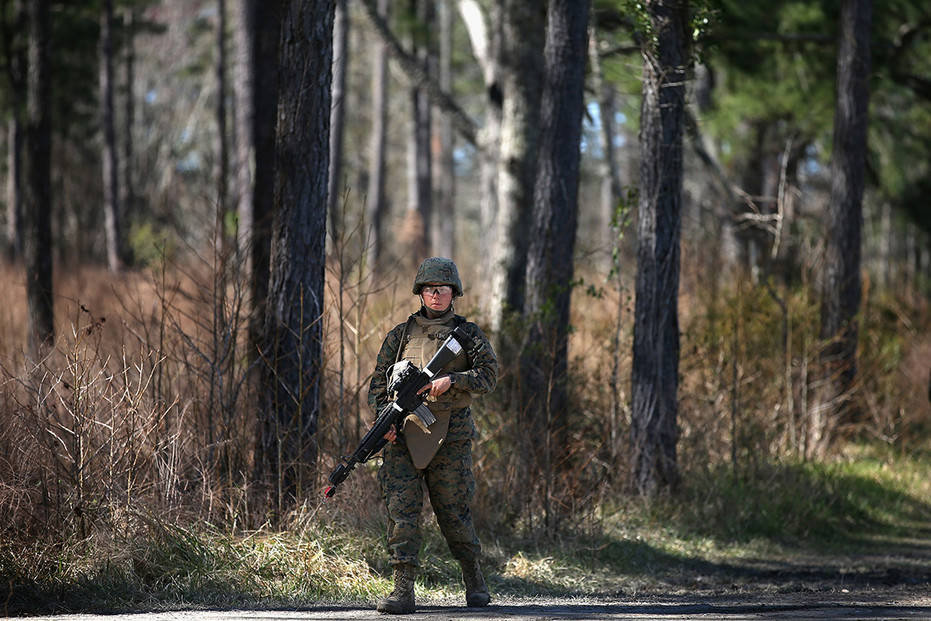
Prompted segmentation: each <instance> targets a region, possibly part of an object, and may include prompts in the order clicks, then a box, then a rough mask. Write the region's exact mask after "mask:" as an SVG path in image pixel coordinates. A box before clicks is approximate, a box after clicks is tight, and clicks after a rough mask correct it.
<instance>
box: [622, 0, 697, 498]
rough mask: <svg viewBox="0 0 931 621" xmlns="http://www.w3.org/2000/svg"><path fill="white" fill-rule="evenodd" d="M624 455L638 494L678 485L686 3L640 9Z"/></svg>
mask: <svg viewBox="0 0 931 621" xmlns="http://www.w3.org/2000/svg"><path fill="white" fill-rule="evenodd" d="M646 8H647V12H648V14H649V19H650V24H651V27H652V32H653V41H650V40H647V41H646V42H645V43H644V46H643V50H642V54H643V99H642V102H641V109H640V110H641V111H640V196H639V200H638V213H637V239H638V250H637V276H636V287H635V291H636V301H635V305H634V352H633V353H634V356H633V368H632V372H631V394H632V403H631V437H630V450H631V462H632V473H633V487H634V489H636V490H637V492H639V493H640V494H642V495H648V496H649V495H654V494H656V493H657V492H658V491H659V490H660V488H662V487H665V486H673V485H675V484H676V482H677V481H678V477H679V474H678V466H677V463H676V441H677V436H678V430H677V422H676V417H677V408H678V403H677V391H678V367H679V319H678V308H677V307H678V297H679V235H680V231H681V204H682V135H683V128H684V122H683V121H684V109H685V80H686V67H687V64H688V62H689V58H688V48H689V45H688V42H689V33H688V3H687V1H686V0H652V1H650V2H647V3H646Z"/></svg>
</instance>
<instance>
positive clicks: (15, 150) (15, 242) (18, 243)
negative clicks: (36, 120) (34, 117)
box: [6, 106, 23, 261]
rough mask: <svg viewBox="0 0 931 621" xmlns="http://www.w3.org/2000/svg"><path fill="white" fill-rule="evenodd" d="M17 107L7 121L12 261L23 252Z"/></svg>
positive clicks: (8, 222) (8, 234) (8, 235)
mask: <svg viewBox="0 0 931 621" xmlns="http://www.w3.org/2000/svg"><path fill="white" fill-rule="evenodd" d="M15 107H18V106H15ZM15 107H14V112H13V114H11V115H10V119H9V120H8V121H7V168H6V173H7V180H6V239H7V257H8V258H9V260H10V261H16V260H18V259H19V258H20V257H21V256H22V254H23V207H22V186H23V184H22V177H23V175H22V154H23V130H22V126H21V124H20V121H19V118H18V116H19V113H18V111H16V110H15Z"/></svg>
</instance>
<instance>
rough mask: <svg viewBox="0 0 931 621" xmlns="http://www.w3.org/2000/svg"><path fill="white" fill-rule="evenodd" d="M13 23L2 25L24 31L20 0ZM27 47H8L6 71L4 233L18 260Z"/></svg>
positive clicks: (11, 255)
mask: <svg viewBox="0 0 931 621" xmlns="http://www.w3.org/2000/svg"><path fill="white" fill-rule="evenodd" d="M12 15H13V23H12V25H10V24H6V23H4V24H3V27H4V28H10V29H11V30H12V31H14V32H24V31H26V28H27V14H26V9H25V6H24V5H23V2H22V0H15V1H14V3H13V11H12ZM26 50H27V46H14V45H13V44H12V43H11V44H9V45H8V49H7V54H6V56H7V58H6V62H7V66H6V72H7V74H9V76H10V87H11V88H10V93H9V106H10V110H11V112H10V118H9V121H8V125H7V133H8V142H7V186H6V210H7V211H6V213H7V219H6V227H7V228H6V236H7V243H8V245H7V256H8V257H9V259H10V260H11V261H17V260H19V259H21V258H22V255H23V234H24V231H23V227H24V215H23V182H24V180H23V170H22V166H23V162H22V158H23V148H24V145H23V133H24V123H23V119H24V116H25V107H26V106H25V101H24V99H25V96H24V93H25V91H26V73H27V71H28V61H27V58H26V55H27V52H26Z"/></svg>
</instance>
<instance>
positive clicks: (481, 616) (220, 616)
mask: <svg viewBox="0 0 931 621" xmlns="http://www.w3.org/2000/svg"><path fill="white" fill-rule="evenodd" d="M386 618H387V617H385V616H383V615H380V614H378V613H376V612H375V611H373V610H372V609H371V608H370V607H365V608H363V607H358V606H345V607H344V606H321V607H318V608H308V609H304V610H292V611H282V610H248V611H241V610H229V611H178V612H160V613H145V614H133V615H60V616H52V617H33V619H47V620H49V621H52V620H54V621H279V620H280V621H292V620H294V621H296V620H302V621H303V620H308V621H315V620H326V621H337V620H339V621H344V620H345V621H361V620H365V619H386ZM399 618H402V619H409V620H418V621H428V620H429V621H441V620H442V621H445V620H447V619H450V620H452V619H455V620H456V621H480V620H481V621H484V620H488V619H516V620H528V621H529V620H542V619H547V620H549V619H554V620H555V619H610V620H614V619H662V620H664V621H666V620H668V621H677V620H680V619H703V620H709V621H717V620H721V621H725V620H726V621H738V620H744V619H881V620H884V621H885V620H893V619H931V594H925V595H921V594H919V593H916V592H908V591H900V592H897V591H883V592H876V593H874V594H873V595H866V594H857V595H852V594H845V593H806V594H799V593H791V594H782V595H779V594H776V595H756V596H753V595H750V594H746V595H744V596H740V597H734V596H717V597H715V596H707V597H704V596H691V597H690V596H679V597H674V598H648V599H634V600H619V599H617V600H600V599H549V600H534V599H523V600H504V601H502V602H495V603H493V604H492V605H491V606H489V607H488V608H484V609H468V608H463V607H459V606H456V605H455V604H452V603H450V604H446V605H444V604H442V603H432V604H431V603H427V604H426V605H423V606H421V607H420V608H419V610H418V611H417V612H416V613H415V614H412V615H405V616H403V617H399Z"/></svg>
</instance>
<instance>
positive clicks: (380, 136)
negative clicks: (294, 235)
mask: <svg viewBox="0 0 931 621" xmlns="http://www.w3.org/2000/svg"><path fill="white" fill-rule="evenodd" d="M390 7H391V3H390V2H389V0H378V7H377V13H378V15H379V16H381V17H382V18H383V19H385V20H387V19H388V12H389V10H390ZM372 48H373V49H372V131H371V134H370V138H369V179H368V197H367V198H366V203H365V205H366V216H367V217H366V220H367V223H368V230H369V234H368V240H367V241H368V245H367V248H368V256H369V260H368V264H369V265H370V266H371V267H373V268H376V269H377V268H378V265H379V263H380V261H381V256H382V249H383V246H384V243H383V236H384V226H383V221H384V217H385V214H386V213H387V211H388V201H387V198H386V197H385V152H386V148H387V146H386V145H387V127H388V45H387V44H386V43H385V41H384V40H383V39H382V38H381V37H379V38H378V39H377V40H376V41H374V42H373V44H372Z"/></svg>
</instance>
